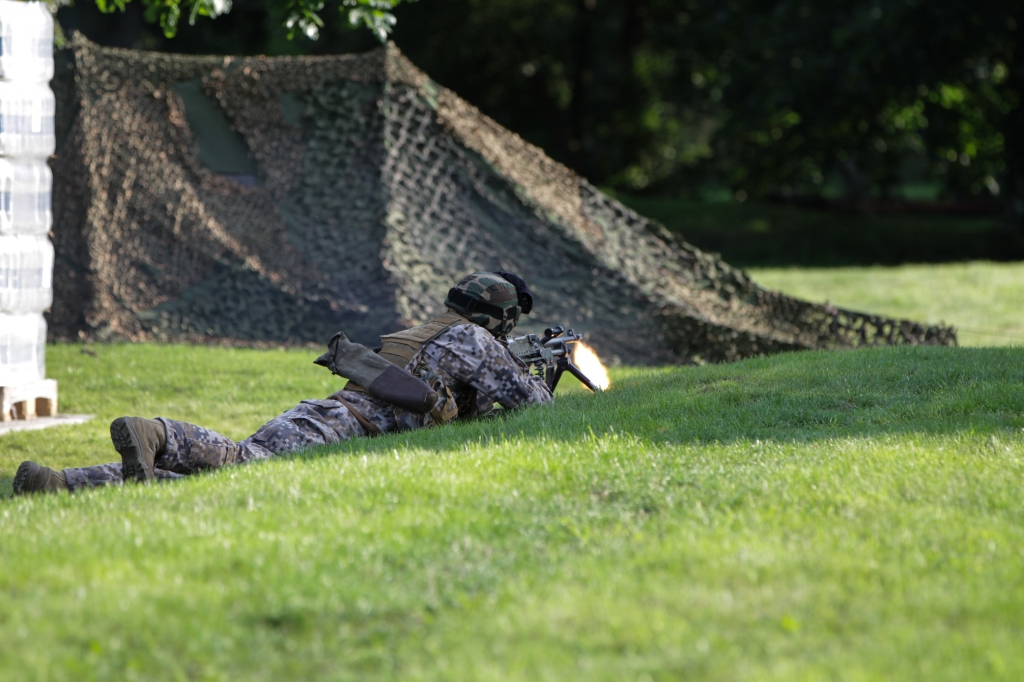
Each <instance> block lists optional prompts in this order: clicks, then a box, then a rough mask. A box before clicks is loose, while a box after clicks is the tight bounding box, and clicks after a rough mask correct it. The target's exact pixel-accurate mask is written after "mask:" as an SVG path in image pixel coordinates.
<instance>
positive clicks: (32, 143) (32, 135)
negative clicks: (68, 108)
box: [0, 81, 56, 158]
mask: <svg viewBox="0 0 1024 682" xmlns="http://www.w3.org/2000/svg"><path fill="white" fill-rule="evenodd" d="M54 106H55V104H54V98H53V91H51V90H50V86H48V85H47V84H45V83H19V82H13V81H0V155H2V156H20V157H36V158H46V157H47V156H49V155H50V154H53V150H54V147H55V145H56V138H55V137H54V134H53V112H54Z"/></svg>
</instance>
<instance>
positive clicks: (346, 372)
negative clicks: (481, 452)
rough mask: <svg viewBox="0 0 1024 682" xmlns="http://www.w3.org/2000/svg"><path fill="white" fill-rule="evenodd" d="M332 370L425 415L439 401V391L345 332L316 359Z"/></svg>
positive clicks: (377, 395)
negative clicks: (353, 340) (355, 341)
mask: <svg viewBox="0 0 1024 682" xmlns="http://www.w3.org/2000/svg"><path fill="white" fill-rule="evenodd" d="M313 363H314V364H317V365H320V366H321V367H326V368H327V369H329V370H331V372H332V373H334V374H336V375H338V376H340V377H343V378H345V379H349V380H351V381H354V382H355V383H357V384H359V385H360V386H362V387H363V388H365V389H366V391H367V392H368V393H369V394H370V395H372V396H373V397H375V398H380V399H381V400H383V401H385V402H388V403H391V404H392V405H395V406H396V407H401V408H402V409H405V410H408V411H410V412H414V413H416V414H426V413H427V412H430V410H431V408H433V407H434V404H435V403H436V402H437V393H436V392H435V391H434V390H433V389H432V388H430V386H428V385H427V384H426V383H425V382H423V381H421V380H420V379H418V378H417V377H416V376H415V375H413V374H410V373H409V372H407V371H406V370H405V369H404V368H402V367H399V366H398V365H395V364H392V363H390V362H388V361H387V360H385V359H384V358H382V357H381V356H379V355H377V354H376V353H374V352H373V351H372V350H370V349H369V348H367V347H366V346H363V345H361V344H358V343H353V342H351V341H349V340H348V337H346V336H345V334H344V333H343V332H338V333H337V334H335V335H334V336H333V337H332V338H331V340H330V341H329V342H328V343H327V352H326V353H324V354H323V355H321V356H320V357H318V358H317V359H316V360H314V361H313Z"/></svg>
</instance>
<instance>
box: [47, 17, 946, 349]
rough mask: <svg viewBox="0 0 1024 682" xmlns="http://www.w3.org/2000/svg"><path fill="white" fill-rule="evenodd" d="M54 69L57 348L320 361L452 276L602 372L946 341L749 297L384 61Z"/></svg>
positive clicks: (854, 316) (461, 105)
mask: <svg viewBox="0 0 1024 682" xmlns="http://www.w3.org/2000/svg"><path fill="white" fill-rule="evenodd" d="M72 54H73V60H72V64H71V66H70V68H69V69H68V70H66V71H64V72H62V73H61V74H60V75H59V76H58V78H57V79H55V82H54V89H55V90H56V91H57V94H58V145H59V147H58V153H57V156H56V158H55V160H54V162H53V170H54V207H55V213H56V215H55V220H57V221H59V222H58V224H59V225H61V226H62V229H61V230H60V231H59V232H58V233H57V238H56V243H55V247H56V249H57V254H58V255H57V258H58V265H57V268H56V272H55V283H54V287H55V302H54V306H53V310H52V312H51V315H50V328H51V330H52V333H53V334H54V335H55V336H58V337H63V338H75V337H87V338H95V339H132V340H143V339H154V340H192V341H233V342H248V343H252V342H261V341H269V342H318V343H319V342H323V341H324V340H326V339H327V338H329V337H330V336H331V335H332V334H333V332H334V331H336V330H337V329H345V330H346V332H347V333H348V334H349V336H350V337H352V338H355V339H357V340H361V341H364V342H374V341H375V338H376V336H377V335H379V334H381V333H387V332H390V331H394V330H395V329H397V328H399V327H401V326H403V325H408V324H413V323H416V322H419V321H423V320H425V319H427V318H429V317H430V316H433V315H435V314H437V313H438V312H440V305H441V303H440V302H441V301H442V300H443V299H444V295H445V293H446V292H447V290H448V287H450V286H451V283H452V282H454V281H456V280H458V279H459V278H460V277H461V276H462V275H463V274H465V273H466V272H469V271H472V270H477V269H501V270H506V271H512V272H519V273H521V274H522V275H523V276H524V277H525V278H526V279H527V280H528V281H529V282H530V283H531V287H532V288H534V290H535V291H536V293H537V299H538V301H539V302H540V305H539V306H538V311H537V312H538V315H535V317H538V319H537V320H530V321H531V322H532V323H533V324H535V325H537V326H538V327H543V326H545V325H547V324H552V323H564V324H569V325H572V326H573V327H575V328H576V330H577V331H583V332H585V333H586V334H587V336H588V341H589V342H590V343H592V345H594V346H595V348H596V349H597V351H598V352H599V353H600V354H601V355H602V356H605V357H606V358H608V359H611V360H612V361H613V362H614V361H616V360H619V361H622V362H626V363H650V364H658V363H672V362H689V361H694V360H697V361H709V362H721V361H729V360H735V359H739V358H743V357H750V356H756V355H763V354H767V353H774V352H780V351H786V350H800V349H817V348H845V347H857V346H871V345H894V344H922V343H924V344H947V345H952V344H955V343H956V335H955V330H954V329H952V328H950V327H941V326H937V327H925V326H922V325H919V324H916V323H913V322H909V321H901V320H891V319H887V318H881V317H878V316H872V315H865V314H861V313H856V312H852V311H846V310H839V309H835V308H828V307H825V306H821V305H816V304H812V303H808V302H805V301H800V300H797V299H794V298H791V297H788V296H784V295H782V294H779V293H777V292H773V291H769V290H766V289H764V288H762V287H760V286H758V285H757V284H756V283H754V282H753V281H752V280H751V279H750V277H749V276H748V275H747V274H746V273H745V272H743V271H742V270H739V269H736V268H733V267H731V266H729V265H728V264H726V263H725V262H723V261H722V260H721V259H720V258H717V257H715V256H713V255H710V254H707V253H704V252H702V251H700V250H699V249H696V248H694V247H693V246H691V245H689V244H687V243H686V242H684V241H683V240H681V239H678V238H676V237H674V236H673V235H671V234H669V233H668V232H667V231H665V230H664V229H663V228H662V227H661V226H659V225H657V224H656V223H653V222H652V221H650V220H647V219H646V218H643V217H642V216H640V215H638V214H636V213H635V212H634V211H632V210H630V209H628V208H627V207H625V206H623V205H622V204H620V203H619V202H617V201H615V200H613V199H611V198H609V197H607V196H605V195H604V194H602V193H601V192H600V191H598V190H597V189H596V188H594V187H593V186H592V185H590V184H589V183H588V182H586V181H585V180H584V179H582V178H580V177H579V176H577V175H576V174H575V173H573V172H572V171H570V170H569V169H568V168H566V167H564V166H562V165H561V164H558V163H556V162H555V161H553V160H551V159H549V158H548V157H547V156H545V155H544V153H543V152H542V151H541V150H540V149H538V148H537V147H534V146H532V145H530V144H528V143H527V142H525V141H523V140H522V139H521V138H519V137H518V136H517V135H515V134H513V133H511V132H509V131H507V130H505V129H504V128H502V127H501V126H499V125H498V124H497V123H496V122H494V121H493V120H491V119H489V118H487V117H486V116H484V115H483V114H481V113H480V112H479V111H478V110H477V109H475V108H473V107H472V106H470V105H469V104H467V103H466V102H464V101H463V100H461V99H460V98H459V97H458V96H457V95H455V94H454V93H452V92H451V91H449V90H447V89H445V88H442V87H440V86H438V85H436V84H435V83H433V82H432V81H430V80H429V78H427V76H426V75H425V74H423V73H422V72H420V71H419V70H418V69H416V67H414V66H413V65H412V64H411V63H410V62H409V61H408V60H406V59H405V58H404V57H403V56H402V55H401V54H400V53H399V51H398V49H397V48H395V47H394V46H393V45H388V46H385V47H382V48H380V49H377V50H374V51H372V52H368V53H365V54H360V55H343V56H334V57H281V58H264V57H246V58H234V57H192V56H182V55H170V54H160V53H146V52H139V51H131V50H116V49H106V48H100V47H98V46H96V45H93V44H91V43H89V42H88V41H87V40H85V39H84V38H82V37H81V36H76V37H75V38H74V39H73V40H72ZM188 88H192V90H188ZM190 92H191V93H192V94H189V93H190ZM199 105H202V106H206V107H209V110H210V111H213V112H215V113H216V115H217V116H221V117H223V118H224V119H225V121H226V122H227V123H225V130H227V127H226V126H227V125H228V124H230V126H231V128H232V129H233V130H234V131H236V133H237V135H238V136H240V138H241V140H242V141H243V142H244V147H243V149H247V150H248V151H249V153H250V154H251V157H252V160H250V161H248V163H251V164H252V165H253V168H254V171H253V172H252V176H251V177H250V176H245V177H238V176H237V175H236V176H234V177H231V175H230V174H229V173H223V172H222V173H215V172H214V171H213V170H211V169H210V168H209V167H208V165H204V163H203V160H202V159H203V158H205V157H204V154H206V155H207V156H209V154H208V153H207V152H205V151H204V149H203V148H202V144H203V142H202V141H203V130H202V124H201V122H197V120H196V119H195V111H196V107H198V106H199ZM190 116H191V117H192V118H190ZM193 124H194V125H195V127H196V128H197V129H196V130H193V128H192V126H193ZM219 137H220V138H225V137H227V135H226V134H225V135H220V136H219ZM197 139H198V140H199V143H198V144H197ZM253 162H254V163H253ZM540 316H543V317H542V318H541V317H540Z"/></svg>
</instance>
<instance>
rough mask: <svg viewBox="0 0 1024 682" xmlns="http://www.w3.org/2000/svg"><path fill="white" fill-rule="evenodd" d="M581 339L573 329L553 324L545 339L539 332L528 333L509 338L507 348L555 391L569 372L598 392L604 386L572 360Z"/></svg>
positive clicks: (546, 331) (545, 331)
mask: <svg viewBox="0 0 1024 682" xmlns="http://www.w3.org/2000/svg"><path fill="white" fill-rule="evenodd" d="M582 339H583V337H582V336H580V335H579V334H577V333H575V332H573V330H571V329H570V330H569V331H565V330H564V329H562V328H561V327H550V328H548V329H545V330H544V337H543V338H541V337H539V336H537V335H536V334H526V335H524V336H516V337H513V338H511V339H509V340H508V349H509V350H510V351H512V352H513V353H514V354H515V355H516V356H518V357H519V359H520V360H522V361H523V362H525V363H526V364H527V365H529V366H530V369H531V370H532V371H533V372H534V373H535V374H536V375H537V376H539V377H541V378H543V379H544V381H545V383H547V385H548V388H550V389H551V390H552V391H554V390H555V386H557V385H558V380H559V379H561V378H562V374H563V373H564V372H569V374H571V375H573V376H574V377H576V378H577V379H579V380H580V383H582V384H583V385H584V386H586V387H587V388H589V389H590V390H591V391H593V392H594V393H597V392H599V391H600V390H601V389H600V388H598V387H597V386H596V385H595V384H594V382H593V381H591V380H590V379H588V378H587V376H586V375H585V374H584V373H583V372H581V371H580V368H579V367H577V366H576V365H575V364H573V361H572V348H571V346H572V345H573V344H575V343H578V342H579V341H581V340H582Z"/></svg>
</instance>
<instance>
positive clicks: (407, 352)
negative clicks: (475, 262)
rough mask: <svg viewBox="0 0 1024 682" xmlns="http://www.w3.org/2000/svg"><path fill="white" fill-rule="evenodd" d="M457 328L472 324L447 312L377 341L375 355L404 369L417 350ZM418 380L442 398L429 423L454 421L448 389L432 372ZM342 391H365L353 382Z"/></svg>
mask: <svg viewBox="0 0 1024 682" xmlns="http://www.w3.org/2000/svg"><path fill="white" fill-rule="evenodd" d="M459 324H473V322H472V321H471V320H468V319H466V318H465V317H463V316H462V315H459V314H458V313H454V312H452V311H450V310H449V311H448V312H446V313H445V314H444V315H441V316H440V317H437V318H434V319H433V320H431V321H430V322H427V323H425V324H421V325H417V326H415V327H411V328H409V329H405V330H402V331H400V332H395V333H394V334H386V335H384V336H382V337H380V342H381V346H380V350H379V351H377V355H379V356H381V357H382V358H384V359H385V360H387V361H389V362H391V363H393V364H396V365H398V366H399V367H406V366H407V365H408V364H409V361H410V360H412V356H414V355H416V353H417V352H419V350H420V348H422V347H423V346H424V345H425V344H427V343H428V342H430V341H433V340H434V339H436V338H437V337H438V336H440V335H441V334H443V333H444V332H445V330H447V329H449V328H451V327H454V326H455V325H459ZM417 369H419V368H415V367H414V368H412V369H411V370H410V371H411V372H412V373H413V374H416V375H417V376H419V375H420V372H417ZM420 378H421V379H423V380H424V381H426V382H427V383H428V384H431V385H432V387H433V388H434V390H436V391H437V392H438V395H439V396H441V398H442V400H439V401H438V404H437V405H436V406H435V407H434V409H433V410H431V413H430V414H431V417H433V420H434V421H435V422H446V421H450V420H452V419H455V417H457V416H458V414H459V407H458V405H456V404H455V396H454V395H452V392H451V389H449V388H448V387H447V386H445V385H444V384H443V382H441V380H440V378H439V377H437V376H436V375H434V374H433V372H430V376H420ZM438 384H440V385H438ZM344 390H346V391H356V392H357V393H366V389H365V388H363V387H362V386H360V385H359V384H357V383H355V382H354V381H349V382H348V383H347V384H346V385H345V389H344Z"/></svg>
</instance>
